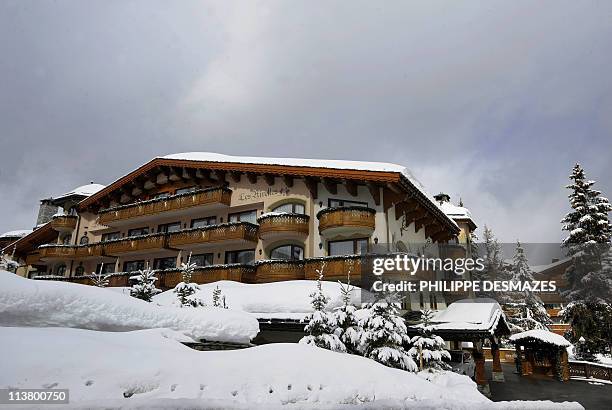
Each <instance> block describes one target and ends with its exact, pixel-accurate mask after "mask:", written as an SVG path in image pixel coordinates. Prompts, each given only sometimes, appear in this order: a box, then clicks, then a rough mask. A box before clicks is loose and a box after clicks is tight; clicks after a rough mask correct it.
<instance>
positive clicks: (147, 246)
mask: <svg viewBox="0 0 612 410" xmlns="http://www.w3.org/2000/svg"><path fill="white" fill-rule="evenodd" d="M166 242H167V237H166V234H164V233H158V234H153V235H143V236H133V237H128V238H123V239H118V240H114V241H108V242H100V244H101V245H102V246H103V252H104V254H105V255H108V256H118V255H122V254H125V253H141V252H148V251H154V250H159V249H163V248H165V247H166Z"/></svg>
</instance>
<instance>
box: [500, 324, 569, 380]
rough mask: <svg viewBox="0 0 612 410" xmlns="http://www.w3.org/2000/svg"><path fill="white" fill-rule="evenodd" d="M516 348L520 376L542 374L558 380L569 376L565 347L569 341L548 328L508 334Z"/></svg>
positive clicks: (517, 368)
mask: <svg viewBox="0 0 612 410" xmlns="http://www.w3.org/2000/svg"><path fill="white" fill-rule="evenodd" d="M510 341H511V342H512V343H513V344H514V346H515V348H516V370H517V372H518V373H519V374H520V375H522V376H528V375H531V374H543V375H547V376H553V377H554V378H555V379H557V380H559V381H567V380H569V378H570V371H569V363H568V356H567V347H568V346H571V343H570V342H568V341H567V339H565V338H564V337H563V336H561V335H558V334H556V333H552V332H549V331H548V330H540V329H536V330H528V331H526V332H521V333H517V334H514V335H512V336H510Z"/></svg>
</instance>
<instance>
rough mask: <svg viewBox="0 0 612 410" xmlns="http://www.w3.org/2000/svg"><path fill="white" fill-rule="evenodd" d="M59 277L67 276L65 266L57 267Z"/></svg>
mask: <svg viewBox="0 0 612 410" xmlns="http://www.w3.org/2000/svg"><path fill="white" fill-rule="evenodd" d="M56 274H57V276H64V275H65V274H66V265H65V264H63V263H62V264H61V265H59V266H58V267H57V271H56Z"/></svg>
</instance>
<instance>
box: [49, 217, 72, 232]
mask: <svg viewBox="0 0 612 410" xmlns="http://www.w3.org/2000/svg"><path fill="white" fill-rule="evenodd" d="M77 219H78V217H77V216H76V215H58V216H54V217H53V218H52V219H51V227H52V228H53V229H54V230H56V231H60V232H69V231H73V230H74V228H76V224H77Z"/></svg>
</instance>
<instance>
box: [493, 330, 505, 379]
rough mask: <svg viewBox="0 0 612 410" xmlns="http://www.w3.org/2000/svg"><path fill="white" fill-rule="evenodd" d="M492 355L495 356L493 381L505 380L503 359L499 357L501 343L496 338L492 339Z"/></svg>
mask: <svg viewBox="0 0 612 410" xmlns="http://www.w3.org/2000/svg"><path fill="white" fill-rule="evenodd" d="M491 355H492V356H493V372H492V375H493V381H494V382H505V381H506V380H505V378H504V371H503V369H502V366H501V360H500V358H499V345H498V344H497V342H496V341H495V340H491Z"/></svg>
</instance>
